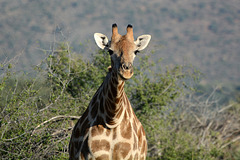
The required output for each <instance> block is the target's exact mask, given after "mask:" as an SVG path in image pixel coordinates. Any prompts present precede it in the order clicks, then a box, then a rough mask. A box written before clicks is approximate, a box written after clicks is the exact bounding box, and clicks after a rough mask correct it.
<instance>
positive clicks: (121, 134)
mask: <svg viewBox="0 0 240 160" xmlns="http://www.w3.org/2000/svg"><path fill="white" fill-rule="evenodd" d="M94 39H95V41H96V44H97V46H98V47H99V48H101V49H106V50H108V51H109V54H110V55H111V66H109V67H108V73H107V76H106V78H105V79H104V81H103V83H102V85H101V86H100V87H99V89H98V90H97V92H96V93H95V95H94V96H93V98H92V100H91V102H90V104H89V106H88V108H87V109H86V111H85V112H84V113H83V115H82V116H81V118H80V119H79V120H78V122H77V123H76V125H75V127H74V128H73V131H72V136H71V140H70V143H69V159H71V160H79V159H81V160H87V159H89V160H90V159H92V160H95V159H96V160H120V159H121V160H122V159H130V160H131V159H134V160H140V159H146V155H147V140H146V135H145V131H144V129H143V126H142V124H141V123H140V121H139V120H138V118H137V117H136V115H135V113H134V111H133V109H132V106H131V104H130V102H129V100H128V98H127V96H126V93H125V91H124V84H125V81H126V80H128V79H130V78H131V77H132V76H133V73H134V72H133V61H134V58H135V56H136V53H137V52H138V51H141V50H143V49H144V48H146V47H147V45H148V43H149V41H150V39H151V36H150V35H142V36H139V37H138V38H137V39H136V40H135V41H134V37H133V27H132V25H128V26H127V34H126V35H123V36H122V35H120V34H119V33H118V28H117V25H116V24H113V25H112V37H111V40H110V41H109V40H108V38H107V36H105V35H104V34H101V33H95V34H94Z"/></svg>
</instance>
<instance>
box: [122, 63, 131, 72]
mask: <svg viewBox="0 0 240 160" xmlns="http://www.w3.org/2000/svg"><path fill="white" fill-rule="evenodd" d="M122 68H123V69H124V70H129V69H131V68H132V64H131V63H123V64H122Z"/></svg>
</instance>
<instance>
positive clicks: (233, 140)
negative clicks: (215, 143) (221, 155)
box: [221, 136, 240, 149]
mask: <svg viewBox="0 0 240 160" xmlns="http://www.w3.org/2000/svg"><path fill="white" fill-rule="evenodd" d="M238 140H240V136H238V137H236V138H234V139H232V140H231V141H230V142H228V143H226V144H224V145H222V146H221V149H223V148H225V147H227V146H228V145H230V144H232V143H234V142H236V141H238Z"/></svg>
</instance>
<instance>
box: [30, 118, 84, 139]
mask: <svg viewBox="0 0 240 160" xmlns="http://www.w3.org/2000/svg"><path fill="white" fill-rule="evenodd" d="M66 118H71V119H79V118H80V117H78V116H63V115H59V116H55V117H52V118H50V119H49V120H46V121H44V122H42V123H41V124H39V125H37V127H36V128H34V130H33V132H32V134H31V136H32V135H33V134H34V133H35V131H36V130H37V129H38V128H39V127H41V126H43V125H44V124H46V123H49V122H51V121H56V120H57V119H66Z"/></svg>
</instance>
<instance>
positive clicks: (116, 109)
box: [98, 70, 128, 128]
mask: <svg viewBox="0 0 240 160" xmlns="http://www.w3.org/2000/svg"><path fill="white" fill-rule="evenodd" d="M124 83H125V82H124V81H123V80H121V79H120V78H119V77H118V74H117V73H116V72H114V71H113V70H112V71H110V72H109V73H108V74H107V76H106V78H105V80H104V82H103V84H102V86H101V89H100V90H99V94H98V99H99V100H100V103H99V104H100V105H99V109H100V113H101V114H100V115H101V117H102V118H103V120H104V122H105V124H106V126H107V127H108V128H115V127H116V126H117V125H119V123H120V122H121V121H122V119H123V116H124V113H125V111H126V105H125V104H127V103H126V101H128V100H127V97H126V94H125V92H124Z"/></svg>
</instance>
